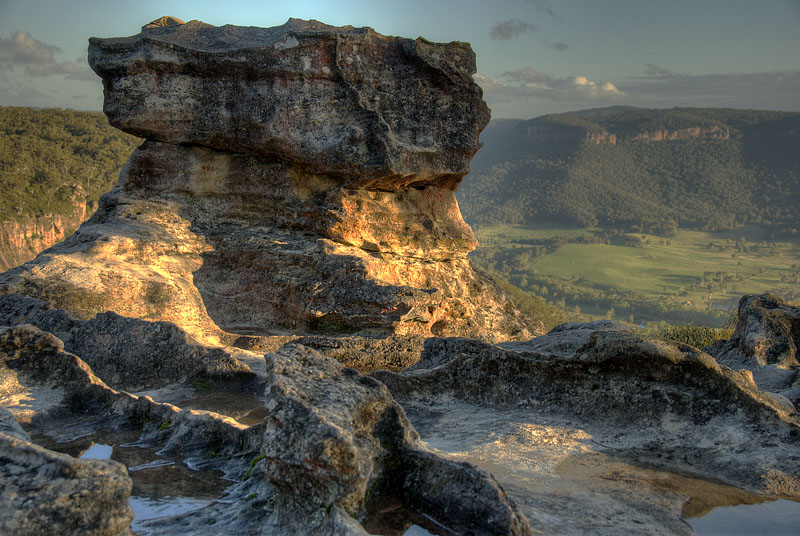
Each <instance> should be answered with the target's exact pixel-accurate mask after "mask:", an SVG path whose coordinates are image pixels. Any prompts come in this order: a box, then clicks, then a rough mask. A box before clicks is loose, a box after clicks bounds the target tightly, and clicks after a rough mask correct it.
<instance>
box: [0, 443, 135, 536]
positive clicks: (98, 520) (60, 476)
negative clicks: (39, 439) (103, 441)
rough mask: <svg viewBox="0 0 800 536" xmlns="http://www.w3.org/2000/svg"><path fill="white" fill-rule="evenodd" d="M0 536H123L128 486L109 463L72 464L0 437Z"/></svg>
mask: <svg viewBox="0 0 800 536" xmlns="http://www.w3.org/2000/svg"><path fill="white" fill-rule="evenodd" d="M0 480H2V482H3V486H2V489H0V532H2V533H3V534H7V535H9V536H12V535H19V536H23V535H25V536H35V535H41V536H45V535H50V534H87V535H97V536H108V535H129V534H133V533H132V532H131V530H130V523H131V520H132V519H133V513H132V512H131V508H130V506H129V505H128V495H130V491H131V481H130V479H129V478H128V475H127V473H126V471H125V468H124V467H123V466H122V465H120V464H119V463H117V462H114V461H110V460H77V459H75V458H73V457H72V456H68V455H66V454H59V453H57V452H53V451H49V450H47V449H43V448H41V447H39V446H36V445H33V444H31V443H30V442H28V441H24V440H21V439H18V438H15V437H11V436H8V435H5V434H3V433H0Z"/></svg>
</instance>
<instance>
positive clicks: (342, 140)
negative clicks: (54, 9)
mask: <svg viewBox="0 0 800 536" xmlns="http://www.w3.org/2000/svg"><path fill="white" fill-rule="evenodd" d="M157 22H158V21H157ZM89 61H90V64H91V66H92V68H93V69H94V70H95V71H96V72H97V73H98V74H99V75H100V76H101V77H102V78H103V85H104V88H105V112H106V114H107V115H108V117H109V120H110V121H111V123H112V124H113V125H114V126H116V127H118V128H120V129H122V130H124V131H126V132H129V133H132V134H135V135H137V136H142V137H144V138H147V141H145V142H144V143H143V144H142V146H141V147H139V148H138V149H137V150H136V152H135V153H134V154H133V155H132V156H131V158H130V160H129V162H128V164H127V165H126V167H125V169H124V170H123V172H122V174H121V176H120V181H119V183H118V185H117V186H116V187H115V188H114V189H113V190H112V191H111V192H109V193H108V194H106V195H105V196H104V197H102V198H101V201H100V208H99V209H98V211H97V213H96V214H95V216H94V217H93V218H92V219H91V220H90V221H88V222H87V223H85V224H84V225H83V226H82V227H81V228H80V230H79V231H78V232H77V233H76V234H75V235H74V236H73V237H71V238H70V239H68V240H67V241H66V242H64V243H62V244H60V245H58V246H56V247H54V248H51V249H50V250H48V251H46V252H44V253H43V254H41V255H40V256H39V257H38V258H37V259H35V260H34V261H31V262H30V263H28V264H26V265H23V266H22V267H19V268H17V269H14V270H12V271H10V272H8V273H6V274H5V275H3V276H2V277H0V292H4V293H19V294H24V295H28V296H31V297H36V298H39V299H43V300H45V301H47V302H48V303H50V304H51V305H52V306H54V307H58V308H63V309H65V310H67V311H68V312H70V314H72V315H74V316H75V317H77V318H89V317H92V316H94V315H95V314H96V313H98V312H102V311H106V310H111V311H114V312H116V313H118V314H121V315H124V316H131V317H136V318H141V319H145V320H165V321H169V322H173V323H175V324H177V325H178V326H180V327H182V328H184V329H185V330H186V331H187V332H189V333H190V334H192V335H195V336H197V337H200V338H201V339H203V338H205V339H206V340H208V339H209V338H213V337H217V336H219V334H220V333H221V332H228V333H235V334H244V335H276V334H287V333H299V334H304V333H305V334H313V333H321V334H341V333H358V334H364V335H371V336H385V335H391V334H394V335H408V336H430V335H431V334H433V335H442V336H470V337H477V338H481V339H487V340H501V339H514V338H517V339H524V338H526V337H529V336H530V334H531V332H532V331H535V330H536V329H537V326H536V325H532V324H530V323H529V321H527V320H522V319H521V318H520V317H519V314H518V313H517V312H516V310H515V308H514V306H513V304H512V303H511V302H510V301H509V300H508V298H507V297H505V295H503V294H502V292H501V291H500V290H499V289H498V287H497V286H496V285H495V284H494V283H493V282H492V281H491V280H490V279H488V278H487V277H486V276H484V275H483V274H481V273H480V272H478V271H476V270H475V269H473V267H472V266H471V265H470V263H469V261H468V260H467V253H469V252H470V251H471V250H472V249H473V248H474V247H475V245H476V240H475V237H474V235H473V234H472V230H471V229H470V228H469V226H468V225H467V224H466V223H465V222H464V221H463V219H462V218H461V213H460V211H459V208H458V204H457V202H456V199H455V197H454V190H455V189H456V188H457V186H458V184H459V182H460V181H461V179H462V177H463V176H464V175H465V174H466V173H467V172H468V164H469V160H470V158H471V157H472V155H473V154H474V153H475V151H477V149H478V148H479V147H480V143H479V141H478V135H479V133H480V131H481V130H482V128H483V127H484V126H485V125H486V123H487V122H488V120H489V111H488V109H487V107H486V104H485V103H484V102H483V100H482V98H481V90H480V88H479V87H478V86H477V85H476V84H475V83H474V82H473V80H472V74H473V73H474V72H475V57H474V54H473V52H472V50H471V49H470V47H469V45H468V44H466V43H458V42H454V43H448V44H438V43H431V42H429V41H426V40H425V39H422V38H419V39H416V40H413V39H405V38H399V37H386V36H382V35H380V34H377V33H376V32H374V31H373V30H372V29H370V28H353V27H349V26H347V27H341V28H339V27H333V26H328V25H325V24H322V23H319V22H316V21H302V20H295V19H290V20H289V21H288V22H287V23H286V24H284V25H283V26H279V27H275V28H266V29H265V28H247V27H236V26H222V27H214V26H210V25H208V24H205V23H201V22H199V21H191V22H188V23H185V24H180V21H178V20H177V19H174V20H173V19H170V20H165V21H163V23H159V24H155V25H147V26H146V27H144V28H143V29H142V32H141V33H140V34H138V35H136V36H133V37H126V38H114V39H97V38H92V39H91V41H90V46H89Z"/></svg>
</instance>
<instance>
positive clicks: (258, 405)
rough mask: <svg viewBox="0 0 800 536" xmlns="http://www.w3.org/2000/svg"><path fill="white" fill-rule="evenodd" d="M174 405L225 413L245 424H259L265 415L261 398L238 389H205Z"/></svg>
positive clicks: (265, 411)
mask: <svg viewBox="0 0 800 536" xmlns="http://www.w3.org/2000/svg"><path fill="white" fill-rule="evenodd" d="M175 405H176V406H178V407H179V408H182V409H201V410H205V411H213V412H214V413H219V414H220V415H227V416H229V417H233V418H234V419H236V420H237V421H239V422H240V423H242V424H245V425H247V426H253V425H254V424H259V423H260V422H262V421H263V420H264V418H265V417H266V416H267V408H266V407H265V406H264V401H263V400H261V399H260V398H258V397H257V396H254V395H252V394H250V393H242V392H239V391H206V392H203V393H200V394H198V395H195V396H193V397H191V398H187V399H186V400H182V401H181V402H177V403H175Z"/></svg>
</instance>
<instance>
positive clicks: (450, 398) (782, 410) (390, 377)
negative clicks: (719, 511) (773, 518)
mask: <svg viewBox="0 0 800 536" xmlns="http://www.w3.org/2000/svg"><path fill="white" fill-rule="evenodd" d="M448 353H449V356H450V358H449V359H448V357H447V354H448ZM425 366H429V367H431V368H423V367H425ZM371 375H373V376H374V377H376V378H378V379H379V380H381V382H383V383H384V384H385V385H387V387H388V388H389V390H390V391H391V392H392V393H393V395H394V396H395V397H396V398H397V399H398V401H400V402H401V403H402V404H403V405H404V407H405V409H406V410H407V412H408V415H409V418H410V420H411V422H412V423H414V425H415V427H416V428H417V429H418V430H419V431H420V434H421V437H422V439H423V440H424V441H425V442H426V443H427V444H428V445H429V446H431V447H435V448H436V449H439V451H441V452H442V453H443V454H445V455H448V456H449V457H451V458H452V459H456V460H468V461H471V462H473V463H476V464H478V465H479V466H483V467H487V468H489V467H491V470H492V472H493V474H495V475H496V476H497V478H498V480H499V481H500V483H501V484H502V485H503V486H504V488H506V490H507V491H508V493H509V496H510V497H511V498H513V499H514V500H515V501H516V502H517V504H519V505H520V509H521V510H522V512H523V513H525V514H526V515H527V516H528V519H529V520H530V521H531V526H532V528H533V530H540V531H543V532H545V533H555V534H574V533H597V532H603V531H605V530H607V528H606V529H604V528H602V527H603V526H606V523H609V524H610V525H607V527H610V526H611V525H613V526H615V527H617V528H618V529H619V527H628V528H630V530H634V531H636V532H641V531H642V530H643V529H642V527H641V524H642V523H643V522H644V523H645V524H647V525H648V528H647V530H646V531H644V533H652V534H658V533H665V532H666V533H678V534H680V533H683V529H681V525H682V523H681V522H680V519H679V516H680V507H679V506H676V504H677V505H680V504H682V502H681V501H683V502H685V501H686V500H687V499H688V498H689V497H691V496H692V495H691V494H690V493H689V489H690V488H691V485H684V487H683V490H681V491H678V492H676V488H675V487H674V486H672V484H669V485H668V486H667V487H664V486H665V485H666V483H667V482H669V481H671V480H673V479H674V475H673V476H669V475H668V474H666V473H664V474H654V473H647V472H646V471H644V470H642V469H637V468H636V467H634V466H644V467H653V468H658V469H661V470H662V471H672V472H674V473H679V474H683V475H694V476H696V477H700V478H704V479H711V480H714V481H717V482H727V483H728V484H731V485H735V486H738V487H741V488H744V489H747V490H752V491H756V492H759V493H766V494H771V495H779V496H791V497H798V496H800V464H798V461H800V457H799V456H798V452H800V449H799V447H800V419H798V416H797V414H796V413H795V412H793V411H792V410H791V409H789V408H786V407H785V406H784V405H782V404H780V403H778V402H776V400H775V399H774V398H773V397H771V396H769V395H768V394H767V393H764V392H762V391H760V390H759V389H758V388H757V387H756V385H755V383H754V382H753V380H752V376H751V375H750V374H749V372H747V371H744V372H740V371H733V370H731V369H729V368H727V367H724V366H720V365H719V364H718V363H717V362H716V361H715V360H714V359H713V358H712V357H711V356H709V355H707V354H704V353H702V352H700V351H699V350H697V349H694V348H692V347H689V346H686V345H680V344H676V343H670V342H668V341H662V340H658V339H651V338H647V337H644V336H642V335H639V334H635V333H631V332H629V331H627V330H619V329H614V325H613V323H606V322H602V323H594V324H567V325H564V326H559V328H557V329H556V330H554V331H553V332H551V333H550V334H548V335H545V336H542V337H538V338H536V339H534V340H532V341H530V343H505V344H503V345H491V344H486V343H481V342H478V341H469V340H465V339H444V340H443V339H431V340H429V341H427V343H426V350H425V352H424V353H423V356H422V359H421V360H420V364H419V365H417V366H415V367H413V368H412V369H409V370H407V371H404V372H402V373H400V374H395V373H391V372H386V371H376V372H373V373H371ZM631 464H633V465H631ZM590 468H591V469H590ZM587 471H588V473H587ZM623 475H624V476H623ZM615 478H619V479H621V480H626V479H627V480H628V481H630V482H653V483H652V484H651V485H648V486H646V489H639V491H631V490H628V491H625V492H624V493H623V492H622V491H621V490H619V489H618V490H617V491H615V492H611V490H610V489H609V488H608V484H607V483H604V480H609V479H615ZM574 479H577V480H574ZM578 481H580V485H579V486H578V487H577V488H572V487H571V485H572V484H574V483H576V482H578ZM569 482H572V484H570V483H569ZM662 482H663V483H664V484H661V483H662ZM565 486H566V488H565ZM670 486H672V487H670ZM687 486H688V487H687ZM623 487H625V486H623ZM639 487H640V488H642V485H639ZM565 489H566V490H571V491H565ZM631 492H632V493H634V495H628V493H631ZM684 493H685V495H683V499H680V500H679V499H678V497H680V495H681V494H684ZM636 494H638V495H636ZM676 501H677V502H676ZM567 505H571V506H570V508H576V505H580V506H577V508H579V509H585V510H586V511H592V512H595V514H596V516H595V517H592V518H591V519H589V518H583V519H579V518H578V517H574V516H570V515H563V516H553V515H552V512H553V511H554V510H555V511H557V510H558V509H560V508H566V507H567ZM548 513H549V514H548ZM637 526H638V527H639V528H638V529H637V528H636V527H637Z"/></svg>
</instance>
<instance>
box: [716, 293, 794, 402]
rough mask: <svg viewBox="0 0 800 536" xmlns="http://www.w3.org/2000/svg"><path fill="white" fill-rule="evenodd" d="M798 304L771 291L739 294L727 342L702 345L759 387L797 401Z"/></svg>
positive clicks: (781, 397)
mask: <svg viewBox="0 0 800 536" xmlns="http://www.w3.org/2000/svg"><path fill="white" fill-rule="evenodd" d="M799 346H800V307H793V306H791V305H788V304H787V303H786V302H784V301H783V300H781V299H780V298H778V297H777V296H774V295H772V294H761V295H749V296H743V297H742V298H741V299H740V300H739V314H738V321H737V324H736V329H735V331H734V333H733V335H732V336H731V338H730V339H728V341H726V342H724V343H717V344H715V345H712V346H710V347H708V348H706V351H707V352H709V353H710V354H711V355H713V356H714V357H715V358H716V359H717V361H719V362H720V363H722V364H724V365H727V366H729V367H731V368H733V369H738V370H749V371H750V372H752V374H753V379H754V380H755V382H756V384H757V385H758V386H759V388H760V389H762V390H764V391H768V392H770V393H772V394H773V395H777V396H778V397H780V399H779V400H781V401H783V402H784V403H785V402H787V401H788V402H790V403H791V404H794V405H797V404H798V403H800V361H799V360H800V354H799V353H798V347H799Z"/></svg>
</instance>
